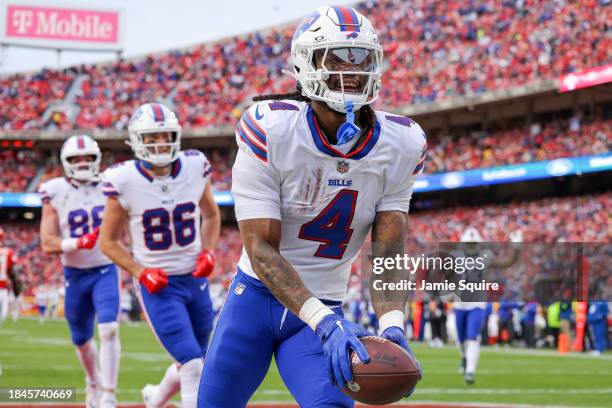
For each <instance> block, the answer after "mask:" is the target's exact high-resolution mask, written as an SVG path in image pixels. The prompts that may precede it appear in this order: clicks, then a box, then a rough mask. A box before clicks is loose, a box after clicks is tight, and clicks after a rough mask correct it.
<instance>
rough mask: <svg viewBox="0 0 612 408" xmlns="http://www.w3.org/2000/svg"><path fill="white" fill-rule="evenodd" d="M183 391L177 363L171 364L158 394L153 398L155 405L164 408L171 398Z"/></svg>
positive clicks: (160, 384) (159, 386) (158, 389)
mask: <svg viewBox="0 0 612 408" xmlns="http://www.w3.org/2000/svg"><path fill="white" fill-rule="evenodd" d="M180 389H181V378H180V377H179V373H178V367H177V365H176V364H175V363H172V364H170V367H168V368H167V369H166V373H165V374H164V378H162V380H161V382H160V383H159V385H158V388H157V393H156V394H155V396H153V401H152V403H153V405H155V406H156V407H163V406H164V405H166V403H167V402H168V401H170V398H172V396H173V395H174V394H176V393H177V392H179V390H180Z"/></svg>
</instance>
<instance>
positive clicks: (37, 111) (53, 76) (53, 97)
mask: <svg viewBox="0 0 612 408" xmlns="http://www.w3.org/2000/svg"><path fill="white" fill-rule="evenodd" d="M76 73H77V69H76V68H70V69H66V70H63V71H54V70H47V69H43V70H41V71H39V72H37V73H34V74H17V75H13V76H10V77H5V78H2V79H0V129H2V130H5V131H9V130H21V129H41V128H42V127H43V126H44V123H42V116H43V113H44V112H45V110H46V109H47V107H48V106H49V105H50V104H52V103H53V102H59V101H61V100H63V99H64V96H65V93H66V91H67V90H68V88H69V87H70V84H71V83H72V80H73V79H74V77H75V75H76Z"/></svg>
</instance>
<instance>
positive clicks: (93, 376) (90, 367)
mask: <svg viewBox="0 0 612 408" xmlns="http://www.w3.org/2000/svg"><path fill="white" fill-rule="evenodd" d="M76 355H77V358H78V359H79V361H80V362H81V365H82V366H83V370H85V380H86V381H87V384H90V385H98V384H99V381H98V369H97V368H96V363H97V360H98V350H97V349H96V342H95V341H94V340H93V339H91V340H89V341H87V342H86V343H85V344H83V345H81V346H77V347H76Z"/></svg>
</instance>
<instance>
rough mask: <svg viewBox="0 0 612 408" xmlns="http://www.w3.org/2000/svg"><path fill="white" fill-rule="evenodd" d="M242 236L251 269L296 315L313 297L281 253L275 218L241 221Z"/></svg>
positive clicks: (278, 225)
mask: <svg viewBox="0 0 612 408" xmlns="http://www.w3.org/2000/svg"><path fill="white" fill-rule="evenodd" d="M238 226H239V227H240V236H241V237H242V241H243V242H244V246H245V248H246V251H247V254H248V255H249V260H250V261H251V266H252V267H253V269H254V270H255V273H256V274H257V276H258V277H259V279H260V280H261V281H262V282H263V283H265V285H266V287H267V288H268V289H269V290H270V292H272V294H273V295H274V296H276V298H277V299H278V300H279V301H280V302H281V303H282V304H283V305H284V306H285V307H287V309H289V310H291V311H292V312H293V313H294V314H295V315H299V313H300V309H301V308H302V306H303V305H304V303H305V302H306V301H307V300H308V299H310V298H312V297H313V294H312V292H311V291H309V290H308V288H306V286H305V285H304V282H302V279H300V276H299V275H298V273H297V272H296V270H295V269H294V268H293V266H291V264H290V263H289V262H287V260H286V259H285V258H283V256H282V255H281V254H280V250H279V245H280V239H281V224H280V221H279V220H275V219H263V218H260V219H250V220H244V221H240V222H239V223H238Z"/></svg>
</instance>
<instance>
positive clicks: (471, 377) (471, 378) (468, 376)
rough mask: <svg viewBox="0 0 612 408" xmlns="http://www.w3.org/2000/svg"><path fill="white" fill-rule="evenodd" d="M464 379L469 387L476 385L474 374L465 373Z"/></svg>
mask: <svg viewBox="0 0 612 408" xmlns="http://www.w3.org/2000/svg"><path fill="white" fill-rule="evenodd" d="M464 378H465V383H466V384H467V385H474V373H465V377H464Z"/></svg>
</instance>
